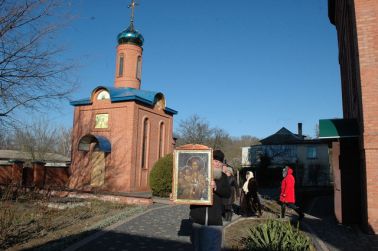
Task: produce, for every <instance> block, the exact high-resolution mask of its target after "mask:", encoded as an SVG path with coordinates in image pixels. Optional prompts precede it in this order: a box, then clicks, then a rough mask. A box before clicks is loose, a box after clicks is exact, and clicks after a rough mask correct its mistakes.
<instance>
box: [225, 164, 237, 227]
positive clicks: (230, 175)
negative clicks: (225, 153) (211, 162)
mask: <svg viewBox="0 0 378 251" xmlns="http://www.w3.org/2000/svg"><path fill="white" fill-rule="evenodd" d="M223 172H224V173H225V174H226V175H227V180H228V184H230V187H231V196H230V198H227V199H223V217H224V220H225V221H231V219H232V205H233V204H234V202H235V197H236V195H237V191H238V189H237V188H238V185H237V182H236V179H235V176H234V172H233V170H232V167H229V166H223Z"/></svg>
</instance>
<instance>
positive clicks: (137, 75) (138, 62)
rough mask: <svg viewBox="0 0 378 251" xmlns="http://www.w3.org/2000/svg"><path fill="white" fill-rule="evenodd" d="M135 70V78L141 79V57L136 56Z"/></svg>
mask: <svg viewBox="0 0 378 251" xmlns="http://www.w3.org/2000/svg"><path fill="white" fill-rule="evenodd" d="M136 70H137V72H136V77H137V79H139V80H141V78H142V57H141V56H138V60H137V69H136Z"/></svg>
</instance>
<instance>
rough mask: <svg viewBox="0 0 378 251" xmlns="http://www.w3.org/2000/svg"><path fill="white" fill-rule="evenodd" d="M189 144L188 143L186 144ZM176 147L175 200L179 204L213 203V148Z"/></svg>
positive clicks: (174, 170)
mask: <svg viewBox="0 0 378 251" xmlns="http://www.w3.org/2000/svg"><path fill="white" fill-rule="evenodd" d="M186 146H188V145H186ZM190 146H193V147H192V148H191V149H188V150H187V149H176V150H175V151H174V169H173V193H172V194H173V201H174V202H175V203H178V204H198V205H211V204H212V189H211V187H210V181H211V180H212V169H211V160H212V150H211V148H207V147H206V148H207V149H203V147H202V148H200V149H194V148H195V146H200V145H190ZM184 148H185V147H184Z"/></svg>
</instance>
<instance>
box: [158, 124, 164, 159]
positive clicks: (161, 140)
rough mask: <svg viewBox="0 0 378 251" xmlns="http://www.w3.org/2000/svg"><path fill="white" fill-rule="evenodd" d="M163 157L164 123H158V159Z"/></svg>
mask: <svg viewBox="0 0 378 251" xmlns="http://www.w3.org/2000/svg"><path fill="white" fill-rule="evenodd" d="M163 155H164V123H163V122H161V123H160V128H159V158H161V157H163Z"/></svg>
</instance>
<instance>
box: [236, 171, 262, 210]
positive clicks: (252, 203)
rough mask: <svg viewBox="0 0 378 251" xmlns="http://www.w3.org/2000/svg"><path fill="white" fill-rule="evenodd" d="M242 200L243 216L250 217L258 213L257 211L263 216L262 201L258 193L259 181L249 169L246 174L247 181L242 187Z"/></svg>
mask: <svg viewBox="0 0 378 251" xmlns="http://www.w3.org/2000/svg"><path fill="white" fill-rule="evenodd" d="M240 201H241V203H240V206H241V213H242V215H243V216H246V217H248V216H252V215H256V213H258V216H261V214H262V212H261V203H260V198H259V195H258V194H257V183H256V180H255V178H254V175H253V172H251V171H248V172H247V174H246V181H245V182H244V184H243V187H242V193H241V197H240Z"/></svg>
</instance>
